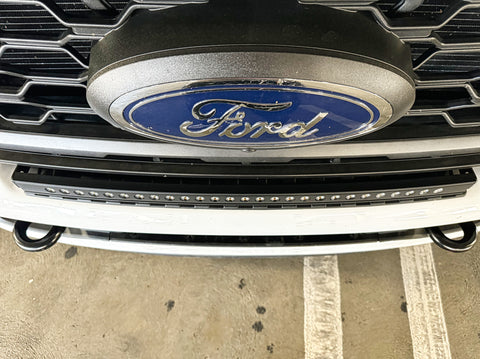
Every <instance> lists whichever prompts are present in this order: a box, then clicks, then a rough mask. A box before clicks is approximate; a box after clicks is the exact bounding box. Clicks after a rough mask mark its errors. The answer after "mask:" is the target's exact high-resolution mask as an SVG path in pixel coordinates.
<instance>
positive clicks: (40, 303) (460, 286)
mask: <svg viewBox="0 0 480 359" xmlns="http://www.w3.org/2000/svg"><path fill="white" fill-rule="evenodd" d="M0 237H1V238H0V253H1V256H2V259H3V260H2V264H3V265H2V266H1V267H0V272H1V275H0V304H1V305H0V358H8V359H12V358H119V359H120V358H202V359H204V358H289V359H290V358H303V357H304V348H305V344H304V295H303V293H304V291H303V259H302V258H290V259H205V258H203V259H199V258H176V257H163V256H151V255H138V254H130V253H116V252H110V251H100V250H94V249H86V248H75V247H68V246H64V245H60V244H59V245H56V246H54V247H53V248H52V249H50V250H48V251H46V252H42V253H26V252H23V251H21V250H20V249H18V248H17V247H16V246H15V244H14V243H13V241H12V240H11V238H10V233H7V232H0ZM433 251H434V258H435V265H436V267H437V274H438V279H439V284H440V289H441V293H442V301H443V307H444V312H445V321H446V325H447V330H448V335H449V338H450V348H451V353H452V357H453V358H462V359H468V358H472V359H475V358H479V354H478V353H480V321H479V319H480V305H479V304H480V257H479V254H480V246H477V247H476V248H474V249H473V250H472V251H470V252H469V253H465V254H452V253H447V252H445V251H442V250H439V249H437V248H434V249H433ZM338 267H339V274H340V287H341V310H342V320H343V323H342V326H343V328H342V329H343V355H344V358H369V359H370V358H413V354H412V340H411V335H410V330H409V319H408V316H407V313H406V311H407V307H408V305H409V304H408V303H406V300H405V293H404V287H403V282H402V271H401V266H400V258H399V251H398V250H391V251H383V252H375V253H364V254H350V255H342V256H338Z"/></svg>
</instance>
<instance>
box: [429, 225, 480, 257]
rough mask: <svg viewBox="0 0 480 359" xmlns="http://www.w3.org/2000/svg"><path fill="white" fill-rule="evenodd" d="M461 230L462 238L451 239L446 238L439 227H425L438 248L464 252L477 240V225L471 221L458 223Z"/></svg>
mask: <svg viewBox="0 0 480 359" xmlns="http://www.w3.org/2000/svg"><path fill="white" fill-rule="evenodd" d="M459 226H460V227H461V228H462V230H463V238H462V239H460V240H452V239H450V238H448V237H447V236H446V235H445V234H444V233H443V232H442V230H441V229H440V228H439V227H431V228H427V232H428V234H429V235H430V238H431V239H432V241H433V242H434V243H435V244H436V245H438V246H439V247H440V248H443V249H446V250H448V251H451V252H465V251H468V250H469V249H471V248H472V247H473V245H474V244H475V242H476V241H477V226H476V225H475V223H473V222H466V223H459Z"/></svg>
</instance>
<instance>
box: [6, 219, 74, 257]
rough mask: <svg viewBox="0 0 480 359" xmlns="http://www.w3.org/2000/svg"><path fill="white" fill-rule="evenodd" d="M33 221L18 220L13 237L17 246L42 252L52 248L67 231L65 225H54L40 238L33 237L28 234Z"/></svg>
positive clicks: (30, 250) (29, 250)
mask: <svg viewBox="0 0 480 359" xmlns="http://www.w3.org/2000/svg"><path fill="white" fill-rule="evenodd" d="M31 224H32V223H30V222H23V221H17V222H15V227H14V228H13V238H14V239H15V243H16V244H17V246H19V247H20V248H22V249H23V250H26V251H28V252H40V251H44V250H45V249H48V248H50V247H51V246H53V245H54V244H55V243H57V241H58V239H59V238H60V237H61V236H62V234H63V232H64V231H65V227H57V226H53V227H52V228H50V230H49V231H48V233H47V234H46V235H45V236H43V237H42V238H40V239H31V238H29V237H28V236H27V229H28V227H30V225H31Z"/></svg>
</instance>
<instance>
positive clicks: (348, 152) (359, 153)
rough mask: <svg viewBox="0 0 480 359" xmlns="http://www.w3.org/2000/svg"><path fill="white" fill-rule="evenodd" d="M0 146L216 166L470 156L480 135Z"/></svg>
mask: <svg viewBox="0 0 480 359" xmlns="http://www.w3.org/2000/svg"><path fill="white" fill-rule="evenodd" d="M0 144H1V148H4V149H11V150H19V151H29V152H40V153H55V154H63V155H76V156H93V157H104V156H106V155H119V156H120V155H124V156H153V157H172V158H181V157H187V158H201V159H204V160H209V161H218V162H225V161H228V162H232V161H241V162H243V161H248V162H258V161H263V160H270V161H289V160H291V159H299V158H332V157H365V156H390V157H412V156H415V155H419V154H421V155H422V156H425V155H441V154H456V153H467V152H469V153H472V152H475V151H479V150H480V135H472V136H455V137H443V138H432V139H419V140H402V141H386V142H362V143H355V142H345V143H342V144H340V145H339V144H323V145H317V146H308V147H298V148H291V149H270V150H257V151H255V152H243V151H241V150H238V149H216V148H207V147H199V146H188V145H180V144H170V143H160V142H158V143H154V142H147V141H131V140H109V139H88V138H78V137H77V138H75V137H64V136H58V135H39V134H32V133H16V132H8V131H0Z"/></svg>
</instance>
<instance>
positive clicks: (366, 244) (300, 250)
mask: <svg viewBox="0 0 480 359" xmlns="http://www.w3.org/2000/svg"><path fill="white" fill-rule="evenodd" d="M14 223H15V222H14V221H12V220H8V219H4V218H0V228H2V229H5V230H7V231H12V230H13V225H14ZM32 227H33V226H32ZM31 231H32V233H31V235H32V236H35V235H40V236H41V235H43V232H42V230H41V229H35V227H33V228H31ZM58 242H59V243H63V244H67V245H71V246H80V247H89V248H96V249H108V250H113V251H120V252H133V253H144V254H160V255H173V256H194V257H286V256H311V255H330V254H342V253H355V252H368V251H377V250H386V249H394V248H401V247H408V246H413V245H420V244H427V243H431V242H432V241H431V239H430V237H429V236H428V234H427V232H426V231H425V230H423V229H416V230H411V231H407V232H401V233H400V234H399V235H397V236H391V237H390V238H389V239H385V240H378V239H377V236H376V235H375V234H374V235H372V240H371V241H362V242H358V243H355V242H349V243H342V244H331V243H329V244H318V245H305V246H260V245H259V246H252V245H249V246H238V245H230V246H219V245H205V244H201V245H195V244H172V243H160V242H152V241H143V240H141V239H140V240H135V241H128V240H123V239H116V238H115V236H114V234H110V233H108V232H88V231H85V230H80V229H72V228H67V230H66V231H65V233H64V234H63V235H62V237H61V238H60V239H59V241H58Z"/></svg>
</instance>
